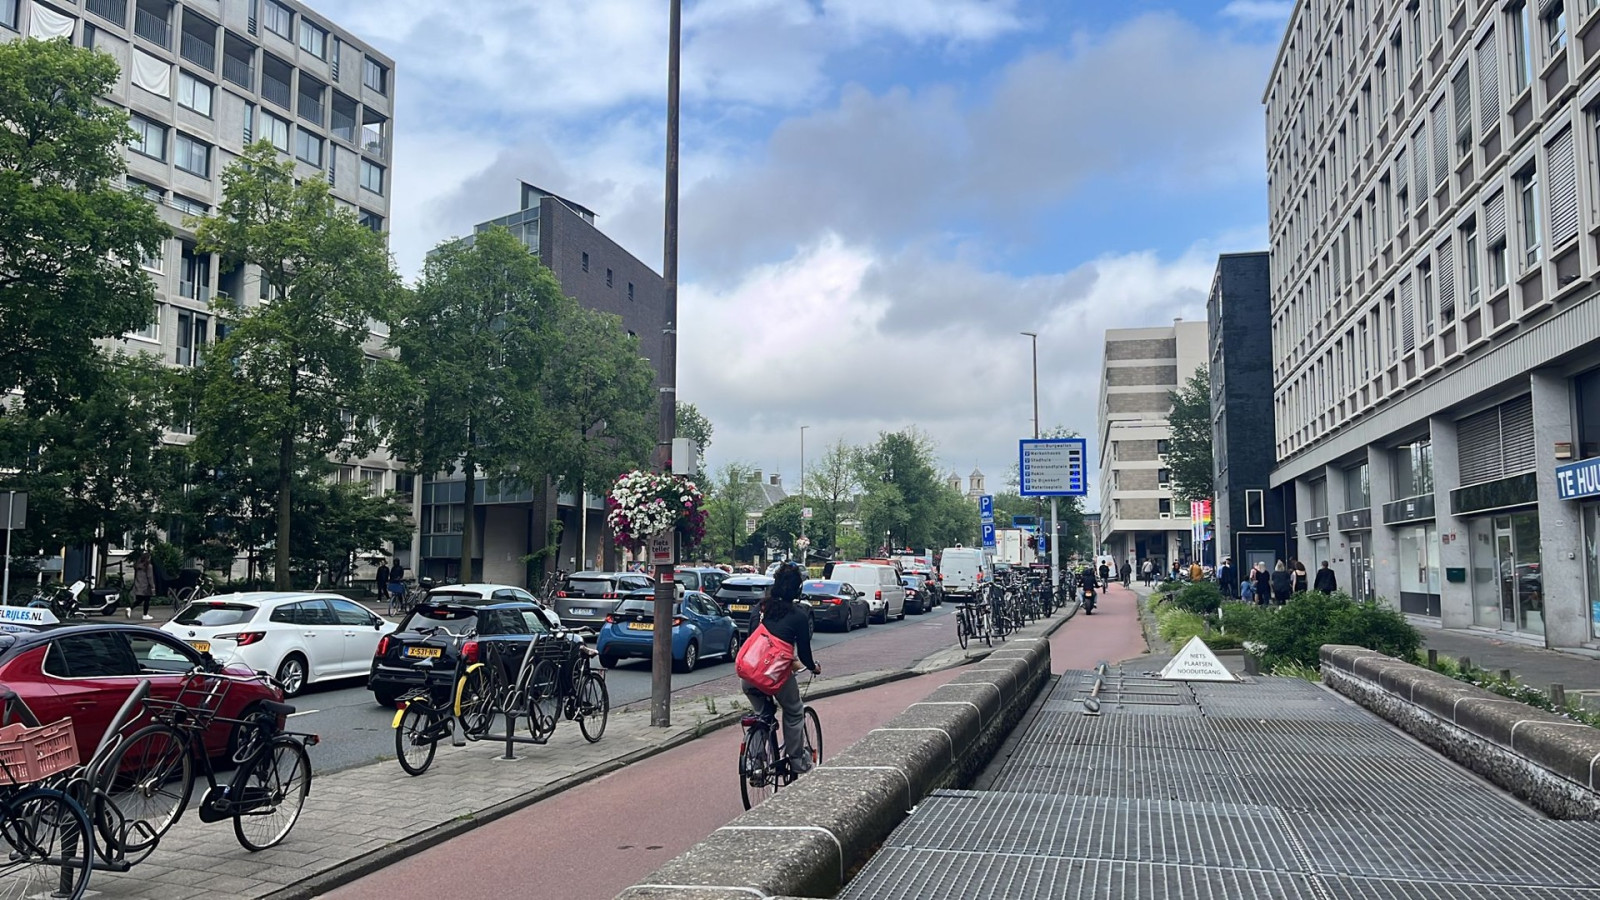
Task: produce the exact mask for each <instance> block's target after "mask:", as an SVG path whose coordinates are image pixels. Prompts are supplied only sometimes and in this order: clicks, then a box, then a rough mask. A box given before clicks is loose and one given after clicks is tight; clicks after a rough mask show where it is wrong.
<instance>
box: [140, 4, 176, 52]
mask: <svg viewBox="0 0 1600 900" xmlns="http://www.w3.org/2000/svg"><path fill="white" fill-rule="evenodd" d="M133 33H134V34H137V35H138V36H139V37H142V38H144V39H145V40H147V41H149V42H151V43H152V44H159V45H161V46H163V47H165V48H167V49H168V50H171V49H172V26H171V25H169V24H167V20H166V19H163V18H161V17H160V16H158V15H155V14H154V13H148V12H145V11H144V10H142V9H136V10H134V12H133Z"/></svg>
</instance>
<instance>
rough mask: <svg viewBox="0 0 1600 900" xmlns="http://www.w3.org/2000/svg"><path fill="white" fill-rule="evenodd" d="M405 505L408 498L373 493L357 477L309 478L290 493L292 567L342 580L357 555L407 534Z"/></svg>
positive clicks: (379, 551)
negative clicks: (342, 479) (337, 479)
mask: <svg viewBox="0 0 1600 900" xmlns="http://www.w3.org/2000/svg"><path fill="white" fill-rule="evenodd" d="M410 506H411V504H410V501H409V498H401V497H396V496H394V495H393V494H387V493H380V494H373V493H371V491H370V490H369V489H368V487H367V485H366V484H364V483H361V482H344V483H336V482H331V481H329V480H328V479H326V478H316V479H310V480H308V481H307V482H306V483H305V484H303V485H302V486H301V487H300V490H299V491H297V492H296V498H295V509H294V515H295V529H294V544H293V546H292V548H291V553H292V555H293V558H294V563H295V566H296V568H298V569H300V570H301V571H306V572H318V573H324V574H325V575H326V579H327V581H329V582H331V583H333V584H343V583H345V581H346V580H347V579H348V578H349V577H350V574H351V570H352V568H353V567H354V566H355V564H356V563H357V562H358V561H359V560H360V559H362V558H363V557H367V556H377V555H380V554H382V552H383V548H384V546H385V545H387V544H392V543H398V542H400V541H405V540H408V539H409V538H410V537H411V516H410Z"/></svg>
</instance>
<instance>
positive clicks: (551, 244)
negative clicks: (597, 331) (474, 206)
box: [417, 182, 781, 586]
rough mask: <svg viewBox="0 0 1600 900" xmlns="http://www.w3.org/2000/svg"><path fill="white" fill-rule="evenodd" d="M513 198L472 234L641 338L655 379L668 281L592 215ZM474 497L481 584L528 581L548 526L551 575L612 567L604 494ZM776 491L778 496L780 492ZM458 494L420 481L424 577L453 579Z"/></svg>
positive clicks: (548, 197) (455, 482)
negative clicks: (498, 238) (503, 240)
mask: <svg viewBox="0 0 1600 900" xmlns="http://www.w3.org/2000/svg"><path fill="white" fill-rule="evenodd" d="M520 191H521V202H520V205H519V208H518V210H517V211H516V212H514V213H510V214H508V215H505V216H501V217H499V218H497V219H493V220H491V221H488V222H484V223H482V224H480V225H478V226H476V227H475V228H474V233H476V232H480V231H483V230H485V229H487V228H489V227H491V226H494V225H499V226H503V227H505V228H507V229H509V230H510V231H511V232H512V234H515V235H516V236H517V237H518V238H520V239H521V240H522V242H523V243H525V244H527V245H528V249H530V250H532V251H533V252H534V253H535V254H537V255H538V257H539V260H540V261H541V262H543V263H544V264H545V265H546V266H547V267H549V269H550V271H551V272H552V273H553V274H554V275H555V277H556V280H557V281H559V282H561V289H562V290H563V291H564V292H566V294H567V295H568V296H569V297H572V298H574V299H576V300H577V301H578V303H580V304H581V305H583V306H585V307H587V308H589V309H596V310H600V311H602V312H608V313H612V314H614V315H617V316H619V317H620V318H621V319H622V327H623V328H624V329H626V330H627V333H628V334H629V335H631V336H634V337H637V338H638V339H639V346H640V350H641V352H643V353H644V355H645V356H646V358H648V359H649V360H650V361H651V365H652V367H654V368H655V369H656V374H657V378H658V380H659V377H660V367H659V360H660V358H661V350H662V342H663V340H664V335H665V330H666V309H667V306H666V303H667V284H666V281H665V280H664V279H663V278H662V277H661V276H660V275H658V274H656V272H655V271H654V270H652V269H651V268H650V267H649V266H647V265H645V264H644V263H643V262H641V261H640V260H639V259H638V258H637V257H635V256H634V255H633V254H631V253H629V252H628V251H627V250H625V249H623V248H622V246H621V245H620V244H618V243H617V242H615V241H613V240H611V238H609V237H607V236H606V235H605V234H604V233H603V232H601V231H600V229H599V228H597V227H595V214H594V212H593V211H591V210H590V209H588V208H587V207H584V206H582V205H580V204H578V203H575V202H573V201H571V200H568V199H566V198H564V197H560V196H557V195H555V194H552V193H550V192H549V191H546V190H544V189H542V188H539V187H536V186H535V185H531V184H528V183H526V182H524V183H523V184H522V185H521V186H520ZM471 239H472V238H471V236H468V237H467V238H466V240H469V241H470V240H471ZM477 489H478V497H477V500H476V503H477V507H476V512H477V515H478V521H477V523H476V526H477V527H476V530H475V534H476V535H477V540H478V546H477V547H475V548H474V550H473V558H474V559H475V560H476V562H475V563H474V568H475V569H476V570H477V572H478V575H479V577H480V578H481V579H482V580H484V581H493V582H506V583H511V584H523V583H525V582H528V581H529V580H530V574H529V572H528V566H527V564H525V563H524V562H523V561H522V560H523V558H524V557H525V556H527V555H528V554H531V553H533V552H535V551H537V550H539V549H541V548H543V547H544V546H545V541H546V539H547V538H546V535H548V534H550V533H551V526H552V524H555V523H559V525H560V528H561V544H560V550H559V553H558V554H557V557H556V560H555V561H554V563H553V565H554V566H556V567H559V568H562V569H565V570H567V571H569V572H571V571H577V570H579V569H580V568H590V567H615V566H617V565H618V564H619V562H620V557H619V554H618V553H617V551H616V550H615V548H613V546H612V545H611V542H610V541H609V540H608V539H607V538H606V531H605V500H604V494H605V492H606V491H607V490H609V489H610V485H589V486H588V489H589V491H590V494H589V496H588V497H587V498H585V502H584V504H583V506H584V509H585V512H584V513H583V514H580V512H579V499H578V496H577V492H576V491H572V492H557V491H555V490H545V489H543V488H537V489H529V490H520V491H517V490H508V489H502V488H501V487H499V486H496V485H488V484H485V483H484V482H483V480H481V479H480V480H479V481H478V485H477ZM778 490H779V493H780V494H781V488H779V489H778ZM465 492H466V480H465V478H463V477H461V476H454V477H446V478H440V479H428V480H425V481H424V483H423V485H422V493H421V496H422V499H421V507H420V510H421V514H420V516H418V522H417V525H418V529H419V531H420V541H419V545H420V548H421V555H420V558H421V560H422V562H421V565H420V570H421V572H422V574H424V575H431V576H434V577H442V578H453V577H455V571H456V569H457V568H458V566H459V560H460V556H461V536H462V533H463V525H464V522H463V521H462V516H463V515H464V511H465V509H466V504H465V502H464V501H465V499H466V494H465ZM763 508H765V507H763ZM534 577H537V576H534ZM535 586H537V585H535Z"/></svg>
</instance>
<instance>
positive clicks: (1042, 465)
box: [1018, 438, 1089, 497]
mask: <svg viewBox="0 0 1600 900" xmlns="http://www.w3.org/2000/svg"><path fill="white" fill-rule="evenodd" d="M1018 455H1019V460H1018V472H1019V474H1020V475H1021V481H1022V484H1021V488H1022V489H1021V491H1019V493H1021V494H1022V496H1024V497H1082V496H1085V495H1086V494H1088V493H1089V475H1088V470H1087V469H1086V468H1085V460H1086V459H1087V458H1088V442H1087V441H1085V440H1084V439H1083V438H1051V439H1048V440H1024V441H1021V442H1020V443H1019V454H1018Z"/></svg>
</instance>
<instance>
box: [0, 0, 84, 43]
mask: <svg viewBox="0 0 1600 900" xmlns="http://www.w3.org/2000/svg"><path fill="white" fill-rule="evenodd" d="M16 8H17V5H16V0H0V25H6V24H9V25H10V27H12V28H15V27H17V23H16V19H15V18H13V19H11V20H10V22H9V23H8V22H7V20H6V12H7V10H10V11H11V15H12V16H13V17H15V16H16ZM99 34H100V29H98V28H96V27H94V25H92V24H90V23H88V22H85V23H83V48H84V49H85V50H93V49H94V41H95V38H96V37H98V36H99Z"/></svg>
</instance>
